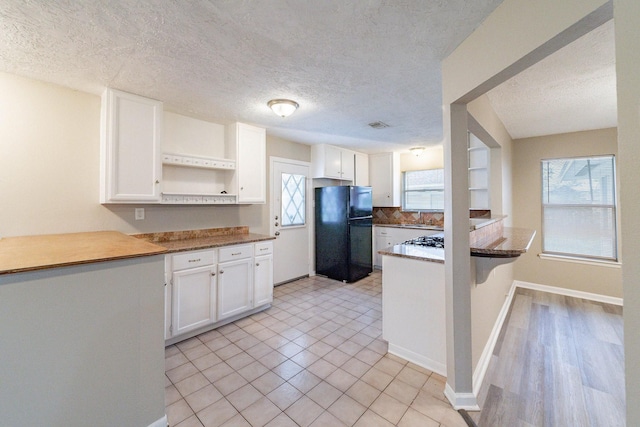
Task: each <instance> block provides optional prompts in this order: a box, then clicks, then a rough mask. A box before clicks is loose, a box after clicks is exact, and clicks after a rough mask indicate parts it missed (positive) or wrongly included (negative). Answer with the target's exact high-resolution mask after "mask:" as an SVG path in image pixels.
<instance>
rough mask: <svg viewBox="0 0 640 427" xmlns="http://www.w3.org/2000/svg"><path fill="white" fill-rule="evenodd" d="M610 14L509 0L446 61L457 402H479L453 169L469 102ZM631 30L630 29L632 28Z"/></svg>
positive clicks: (450, 389) (449, 277) (601, 0)
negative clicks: (473, 395) (475, 395)
mask: <svg viewBox="0 0 640 427" xmlns="http://www.w3.org/2000/svg"><path fill="white" fill-rule="evenodd" d="M620 3H624V0H620ZM611 14H612V13H611V8H610V5H609V4H608V2H607V1H606V0H581V1H578V0H563V1H557V0H539V1H536V2H531V1H528V0H505V1H504V2H503V3H502V4H500V6H498V7H497V8H496V9H495V11H494V12H493V13H492V14H491V15H490V16H489V17H487V19H485V21H484V22H483V23H482V24H481V25H480V27H478V28H477V29H476V30H475V31H474V32H473V33H472V34H471V35H470V36H469V37H468V38H467V39H466V40H464V41H463V42H462V43H461V44H460V45H459V46H458V47H457V48H456V49H455V51H454V52H453V53H452V54H451V55H449V56H448V57H447V58H445V60H444V61H443V66H442V75H443V84H442V86H443V104H444V124H445V126H444V130H445V141H444V151H445V164H446V165H447V167H448V172H447V177H446V181H445V183H446V191H449V193H450V194H449V202H448V203H447V212H446V215H445V223H446V224H448V226H447V227H445V238H446V239H447V240H448V242H449V244H448V247H447V248H446V256H447V259H448V261H447V264H446V280H445V282H446V284H445V286H446V289H447V311H448V313H449V314H448V316H447V331H448V332H447V352H448V356H447V365H448V366H447V375H448V378H447V391H446V395H447V397H449V399H450V400H452V401H453V402H454V403H456V404H458V402H460V403H459V404H460V405H470V406H473V405H474V404H475V403H476V402H475V400H474V399H471V400H467V397H468V394H467V393H469V392H470V388H471V387H470V383H471V381H470V376H471V372H470V369H469V367H470V366H471V365H473V363H472V360H474V359H475V358H476V352H477V350H476V349H475V347H477V343H476V341H477V340H476V338H475V337H474V335H476V334H477V328H476V327H475V326H474V325H473V321H472V319H471V318H470V316H469V314H468V313H467V311H470V312H471V315H473V311H474V310H473V309H472V308H471V307H470V306H474V305H475V304H477V303H478V301H479V300H478V299H477V298H474V297H470V296H471V293H472V292H473V291H471V292H468V291H465V285H466V283H468V281H469V277H468V275H467V271H468V268H469V263H470V260H469V258H468V256H465V254H464V253H463V252H462V250H463V249H464V247H465V246H467V247H468V237H465V236H464V235H463V234H462V233H461V232H460V230H462V229H463V227H464V226H465V217H464V215H463V214H464V213H466V210H467V209H468V205H467V204H466V203H464V198H463V197H464V196H465V193H466V191H467V188H466V187H467V185H466V184H467V182H465V180H463V179H460V178H459V177H456V173H460V172H461V170H462V167H463V166H464V165H463V164H462V162H461V159H460V158H459V157H458V156H461V155H462V154H461V153H462V149H463V147H464V146H465V145H466V140H465V137H464V132H465V131H466V130H467V129H468V122H467V120H465V114H464V113H466V112H467V107H468V105H467V104H468V103H470V102H472V101H474V100H475V99H478V98H479V97H480V96H482V95H483V94H485V93H486V92H487V91H488V90H490V89H492V88H493V87H495V86H497V85H499V84H501V83H502V82H504V81H506V80H507V79H509V78H510V77H512V76H514V75H516V74H517V73H519V72H520V71H522V70H524V69H526V68H527V67H529V66H531V65H533V64H534V63H536V62H538V61H539V60H540V59H542V58H544V57H545V56H547V55H549V54H551V53H553V52H555V51H556V50H558V49H559V48H560V47H562V46H565V45H566V44H568V43H570V42H571V41H573V40H575V39H577V38H579V37H580V36H581V35H583V34H585V33H587V32H589V31H591V30H592V29H593V28H595V27H596V26H597V25H600V24H602V23H604V22H606V20H608V19H610V18H611ZM541 22H542V23H544V24H543V25H541V24H540V23H541ZM629 31H631V33H629V34H632V33H633V31H632V30H631V28H629ZM492 160H493V156H492ZM507 161H509V160H508V159H507ZM505 213H506V212H505ZM456 229H457V231H456ZM452 255H455V256H452ZM516 262H519V261H516ZM470 342H472V343H473V344H472V345H470ZM470 347H474V349H473V350H471V355H472V356H473V357H470V356H469V355H468V354H467V353H468V352H469V348H470Z"/></svg>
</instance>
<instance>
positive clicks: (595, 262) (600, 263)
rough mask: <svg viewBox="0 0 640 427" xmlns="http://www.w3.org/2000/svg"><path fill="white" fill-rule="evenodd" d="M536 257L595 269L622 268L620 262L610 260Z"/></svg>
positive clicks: (540, 254)
mask: <svg viewBox="0 0 640 427" xmlns="http://www.w3.org/2000/svg"><path fill="white" fill-rule="evenodd" d="M538 257H539V258H540V259H544V260H547V261H562V262H571V263H574V264H585V265H593V266H597V267H610V268H622V263H621V262H620V261H610V260H605V259H603V260H599V259H595V258H582V257H577V256H569V255H556V254H549V253H544V252H542V253H539V254H538Z"/></svg>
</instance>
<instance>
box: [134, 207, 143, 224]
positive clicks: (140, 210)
mask: <svg viewBox="0 0 640 427" xmlns="http://www.w3.org/2000/svg"><path fill="white" fill-rule="evenodd" d="M141 219H144V208H136V221H139V220H141Z"/></svg>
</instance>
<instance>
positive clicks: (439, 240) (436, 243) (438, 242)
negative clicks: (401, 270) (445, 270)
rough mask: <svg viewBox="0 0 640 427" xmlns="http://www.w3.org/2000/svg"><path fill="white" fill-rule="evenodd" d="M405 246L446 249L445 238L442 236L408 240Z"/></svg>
mask: <svg viewBox="0 0 640 427" xmlns="http://www.w3.org/2000/svg"><path fill="white" fill-rule="evenodd" d="M404 244H405V245H415V246H429V247H432V248H444V237H442V236H420V237H416V238H415V239H411V240H407V241H406V242H404Z"/></svg>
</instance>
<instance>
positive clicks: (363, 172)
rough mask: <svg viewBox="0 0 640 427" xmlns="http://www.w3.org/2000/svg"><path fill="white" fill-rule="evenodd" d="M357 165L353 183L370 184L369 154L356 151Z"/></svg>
mask: <svg viewBox="0 0 640 427" xmlns="http://www.w3.org/2000/svg"><path fill="white" fill-rule="evenodd" d="M355 165H356V170H355V172H354V179H353V185H365V186H366V185H369V156H368V155H367V154H364V153H356V161H355Z"/></svg>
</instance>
